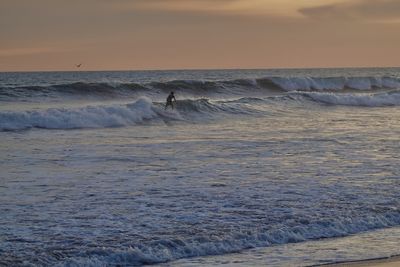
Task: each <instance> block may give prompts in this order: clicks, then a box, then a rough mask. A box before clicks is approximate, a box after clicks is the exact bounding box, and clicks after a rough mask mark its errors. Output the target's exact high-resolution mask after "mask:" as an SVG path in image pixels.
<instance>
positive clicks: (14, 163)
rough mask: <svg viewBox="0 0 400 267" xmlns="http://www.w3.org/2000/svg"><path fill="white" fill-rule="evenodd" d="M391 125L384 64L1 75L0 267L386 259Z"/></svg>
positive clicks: (393, 92)
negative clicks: (169, 103) (170, 101)
mask: <svg viewBox="0 0 400 267" xmlns="http://www.w3.org/2000/svg"><path fill="white" fill-rule="evenodd" d="M171 91H173V92H175V96H176V98H177V101H176V103H175V108H174V109H170V108H168V109H165V99H166V97H167V95H168V94H169V93H170V92H171ZM399 121H400V69H399V68H370V69H287V70H286V69H279V70H177V71H104V72H84V71H82V72H29V73H0V138H1V141H0V214H1V216H0V266H142V265H148V264H152V265H157V266H220V265H225V266H314V265H318V264H326V263H334V262H343V261H352V260H359V259H369V258H381V257H388V256H392V255H399V254H400V249H399V248H400V246H399V245H400V243H399V241H398V240H400V191H399V186H400V179H399V178H400V177H399V175H400V167H399V166H400V164H399V163H400V161H399V154H400V142H399V141H400V137H399V136H400V124H399Z"/></svg>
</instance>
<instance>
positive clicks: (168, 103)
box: [165, 92, 176, 109]
mask: <svg viewBox="0 0 400 267" xmlns="http://www.w3.org/2000/svg"><path fill="white" fill-rule="evenodd" d="M172 99H173V100H174V101H175V102H176V98H175V96H174V92H171V93H170V94H169V95H168V97H167V103H166V104H165V109H167V107H168V106H171V108H172V109H174V104H173V103H172Z"/></svg>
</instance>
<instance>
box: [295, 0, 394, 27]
mask: <svg viewBox="0 0 400 267" xmlns="http://www.w3.org/2000/svg"><path fill="white" fill-rule="evenodd" d="M299 12H300V13H301V14H303V15H304V16H306V17H308V18H312V19H326V20H329V19H341V20H357V21H369V22H399V21H400V1H399V0H353V1H347V2H341V3H335V4H329V5H322V6H316V7H307V8H301V9H299Z"/></svg>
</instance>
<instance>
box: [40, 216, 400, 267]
mask: <svg viewBox="0 0 400 267" xmlns="http://www.w3.org/2000/svg"><path fill="white" fill-rule="evenodd" d="M398 224H400V216H399V214H398V213H396V212H389V213H386V214H381V215H376V216H370V217H365V218H358V219H356V218H340V219H339V218H338V219H337V220H333V221H332V220H323V219H321V220H319V221H314V222H310V221H308V220H301V219H300V220H299V222H298V225H297V226H294V227H290V226H286V227H280V228H277V229H273V228H272V229H267V228H266V229H262V228H261V229H258V230H252V231H250V230H244V231H240V230H237V231H230V232H229V233H226V234H224V235H221V236H216V235H206V236H199V237H193V238H191V239H186V240H185V239H171V240H155V241H150V242H146V241H145V242H143V243H142V244H140V245H134V244H132V246H130V247H127V248H125V249H122V248H120V249H115V250H114V249H106V248H104V249H101V248H98V249H93V250H88V251H84V252H81V253H80V255H75V256H74V257H70V258H69V259H68V260H65V261H64V262H63V263H60V264H58V265H57V266H99V265H112V266H114V265H115V266H117V265H121V266H142V265H147V264H155V263H162V262H169V261H173V260H177V259H181V258H188V257H197V256H208V255H221V254H226V253H233V252H238V251H241V250H243V249H249V248H255V247H266V246H270V245H275V244H287V243H293V242H302V241H306V240H312V239H319V238H330V237H340V236H346V235H349V234H355V233H359V232H362V231H368V230H372V229H377V228H384V227H390V226H395V225H398ZM46 261H47V262H49V263H51V262H53V261H52V260H51V259H48V258H47V259H46ZM57 261H58V260H57V259H55V260H54V262H57Z"/></svg>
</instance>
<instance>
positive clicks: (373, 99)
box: [302, 91, 400, 107]
mask: <svg viewBox="0 0 400 267" xmlns="http://www.w3.org/2000/svg"><path fill="white" fill-rule="evenodd" d="M302 94H303V95H305V96H307V97H310V98H311V99H313V100H314V101H317V102H322V103H326V104H331V105H347V106H365V107H382V106H398V105H400V92H399V91H392V92H387V93H375V94H343V93H342V94H337V93H318V92H310V93H302Z"/></svg>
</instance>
